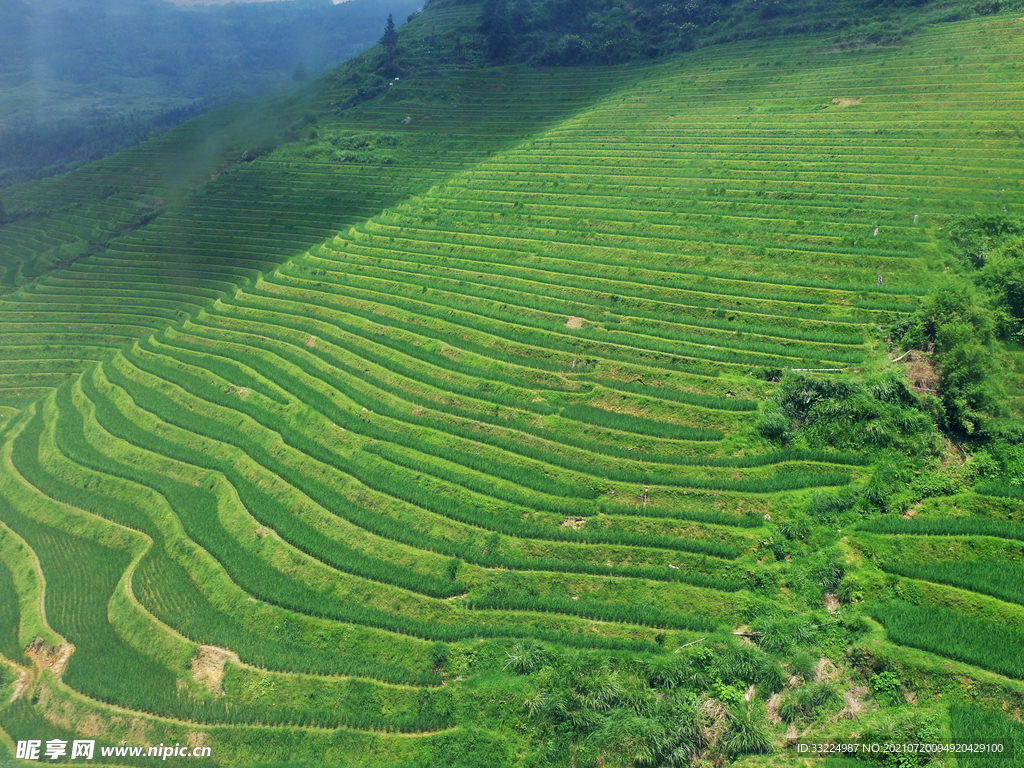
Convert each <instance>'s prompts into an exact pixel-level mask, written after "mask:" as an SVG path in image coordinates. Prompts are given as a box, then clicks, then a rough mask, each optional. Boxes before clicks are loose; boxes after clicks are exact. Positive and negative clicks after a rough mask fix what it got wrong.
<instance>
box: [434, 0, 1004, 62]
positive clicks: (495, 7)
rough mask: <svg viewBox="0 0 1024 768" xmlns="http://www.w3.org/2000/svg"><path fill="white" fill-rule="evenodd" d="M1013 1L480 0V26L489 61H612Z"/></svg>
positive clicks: (874, 30)
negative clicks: (943, 2) (481, 5)
mask: <svg viewBox="0 0 1024 768" xmlns="http://www.w3.org/2000/svg"><path fill="white" fill-rule="evenodd" d="M435 1H437V0H435ZM441 1H443V0H441ZM1017 5H1019V3H1012V2H1010V3H1007V2H1002V3H1001V2H999V0H981V1H980V2H951V3H947V4H942V5H939V4H935V3H925V2H924V0H842V1H841V2H832V1H831V0H629V1H628V2H627V0H553V1H549V0H487V2H486V3H485V4H484V8H483V13H482V18H481V31H482V32H483V33H484V35H485V38H486V46H487V54H488V57H489V58H490V59H491V60H492V61H497V62H508V61H528V62H530V63H533V64H541V65H573V64H584V63H602V64H617V63H621V62H624V61H630V60H634V59H645V58H653V57H656V56H662V55H664V54H668V53H674V52H677V51H687V50H691V49H693V48H696V47H700V46H702V45H709V44H715V43H722V42H727V41H730V40H740V39H748V38H754V37H762V36H773V35H779V34H819V33H829V32H837V33H839V34H840V35H841V36H844V37H850V36H852V37H856V38H857V41H858V42H861V43H862V42H869V43H894V42H898V41H899V40H900V39H902V38H903V37H905V36H907V35H909V34H912V32H913V31H914V30H915V29H917V28H919V27H920V26H922V25H923V24H926V23H933V22H936V21H959V20H961V19H965V18H970V17H972V16H977V15H988V14H992V13H997V12H999V10H1000V9H1003V10H1007V9H1009V8H1011V7H1015V6H1017Z"/></svg>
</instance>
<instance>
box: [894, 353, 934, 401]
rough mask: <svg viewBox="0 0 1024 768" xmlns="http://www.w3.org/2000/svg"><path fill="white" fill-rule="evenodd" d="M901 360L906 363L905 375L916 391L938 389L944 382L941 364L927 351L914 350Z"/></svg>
mask: <svg viewBox="0 0 1024 768" xmlns="http://www.w3.org/2000/svg"><path fill="white" fill-rule="evenodd" d="M900 362H902V363H903V365H904V371H903V377H904V378H905V379H906V382H907V384H908V385H909V386H910V388H911V389H913V390H914V391H915V392H930V393H935V392H936V391H938V388H939V384H940V383H942V376H941V374H940V372H939V364H938V363H937V362H936V361H935V358H934V357H933V356H932V355H929V354H927V353H926V352H919V351H916V350H915V351H912V352H908V353H907V356H906V357H904V358H903V360H901V361H900Z"/></svg>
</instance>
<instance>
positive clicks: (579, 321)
mask: <svg viewBox="0 0 1024 768" xmlns="http://www.w3.org/2000/svg"><path fill="white" fill-rule="evenodd" d="M565 327H566V328H582V327H583V318H582V317H576V316H575V315H569V318H568V319H567V320H566V321H565Z"/></svg>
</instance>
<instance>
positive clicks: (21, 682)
mask: <svg viewBox="0 0 1024 768" xmlns="http://www.w3.org/2000/svg"><path fill="white" fill-rule="evenodd" d="M31 682H32V676H31V675H30V674H29V673H28V670H27V669H23V670H21V674H20V675H18V679H17V680H15V681H14V693H12V694H11V701H16V700H17V699H18V697H19V696H21V694H23V693H24V692H25V689H26V688H28V686H29V683H31Z"/></svg>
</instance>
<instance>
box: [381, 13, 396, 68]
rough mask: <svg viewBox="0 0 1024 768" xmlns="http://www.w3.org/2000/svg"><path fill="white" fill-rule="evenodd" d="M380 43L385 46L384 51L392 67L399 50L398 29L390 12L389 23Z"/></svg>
mask: <svg viewBox="0 0 1024 768" xmlns="http://www.w3.org/2000/svg"><path fill="white" fill-rule="evenodd" d="M380 44H381V45H383V46H384V52H385V53H386V54H387V57H388V66H389V67H390V66H391V65H392V64H393V63H394V61H395V53H396V52H397V51H398V30H397V29H395V20H394V18H393V17H392V15H391V14H390V13H389V14H388V23H387V26H386V27H384V35H383V36H382V37H381V39H380Z"/></svg>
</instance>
